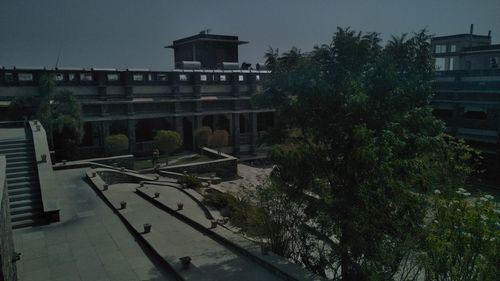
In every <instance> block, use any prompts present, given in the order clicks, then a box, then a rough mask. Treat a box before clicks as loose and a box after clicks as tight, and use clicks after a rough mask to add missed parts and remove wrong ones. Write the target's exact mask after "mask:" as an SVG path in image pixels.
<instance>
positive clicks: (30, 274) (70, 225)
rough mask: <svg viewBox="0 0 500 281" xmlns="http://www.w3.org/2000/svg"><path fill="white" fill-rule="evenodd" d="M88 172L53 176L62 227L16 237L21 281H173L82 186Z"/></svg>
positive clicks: (33, 230)
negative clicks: (19, 254)
mask: <svg viewBox="0 0 500 281" xmlns="http://www.w3.org/2000/svg"><path fill="white" fill-rule="evenodd" d="M84 172H85V169H74V170H61V171H56V172H55V177H56V179H57V180H58V181H59V183H60V185H58V186H54V188H55V189H57V190H54V192H57V193H58V195H59V199H58V201H59V202H58V203H59V206H60V207H61V221H60V222H58V223H54V224H50V225H45V226H40V227H33V228H25V229H20V230H16V231H15V232H14V242H15V248H16V251H17V252H20V253H21V254H22V256H21V260H20V261H18V263H17V268H18V275H19V280H20V281H32V280H44V281H59V280H61V281H63V280H64V281H72V280H78V281H99V280H102V281H104V280H110V281H111V280H117V281H118V280H119V281H124V280H131V281H132V280H133V281H137V280H154V281H160V280H174V277H173V276H172V275H171V274H170V273H169V272H166V271H165V269H163V268H162V267H161V265H159V264H158V263H157V261H155V260H153V259H151V258H150V257H149V256H148V255H146V253H145V252H144V251H143V249H142V248H141V246H140V245H139V244H138V243H137V242H136V241H135V240H134V237H133V236H132V234H130V233H129V231H128V230H127V229H126V227H125V226H124V225H123V223H122V222H121V221H120V219H119V218H118V216H117V215H116V214H114V213H113V211H112V210H111V209H110V208H109V207H108V206H107V205H106V204H105V203H104V202H103V201H102V200H101V199H100V198H99V197H97V195H96V193H95V192H94V191H93V190H92V188H91V187H90V186H89V185H88V184H87V183H86V182H84V181H83V180H82V177H83V175H84Z"/></svg>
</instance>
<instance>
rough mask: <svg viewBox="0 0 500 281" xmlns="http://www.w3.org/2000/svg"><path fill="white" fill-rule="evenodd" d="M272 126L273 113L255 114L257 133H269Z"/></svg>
mask: <svg viewBox="0 0 500 281" xmlns="http://www.w3.org/2000/svg"><path fill="white" fill-rule="evenodd" d="M273 126H274V113H273V112H261V113H257V131H258V132H261V131H269V129H271V128H272V127H273Z"/></svg>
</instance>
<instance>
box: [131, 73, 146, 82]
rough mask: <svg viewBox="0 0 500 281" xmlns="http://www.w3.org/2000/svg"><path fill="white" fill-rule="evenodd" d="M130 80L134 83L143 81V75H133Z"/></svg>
mask: <svg viewBox="0 0 500 281" xmlns="http://www.w3.org/2000/svg"><path fill="white" fill-rule="evenodd" d="M132 79H133V80H134V81H142V80H144V75H142V74H134V75H133V76H132Z"/></svg>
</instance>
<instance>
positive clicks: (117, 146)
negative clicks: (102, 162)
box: [104, 134, 129, 155]
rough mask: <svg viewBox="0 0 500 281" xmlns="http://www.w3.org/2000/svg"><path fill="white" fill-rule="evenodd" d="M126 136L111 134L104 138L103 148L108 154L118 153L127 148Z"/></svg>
mask: <svg viewBox="0 0 500 281" xmlns="http://www.w3.org/2000/svg"><path fill="white" fill-rule="evenodd" d="M128 147H129V143H128V138H127V136H126V135H124V134H117V135H111V136H108V137H106V139H105V140H104V150H105V151H106V154H108V155H118V154H120V153H123V152H125V151H127V150H128Z"/></svg>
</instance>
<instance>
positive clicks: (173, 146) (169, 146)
mask: <svg viewBox="0 0 500 281" xmlns="http://www.w3.org/2000/svg"><path fill="white" fill-rule="evenodd" d="M154 143H155V145H156V146H157V147H158V149H160V150H161V151H163V152H164V153H166V154H167V155H170V154H171V153H172V152H174V151H176V150H177V149H179V148H180V147H181V145H182V138H181V135H179V133H177V132H175V131H166V130H160V131H158V133H156V136H155V138H154Z"/></svg>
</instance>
